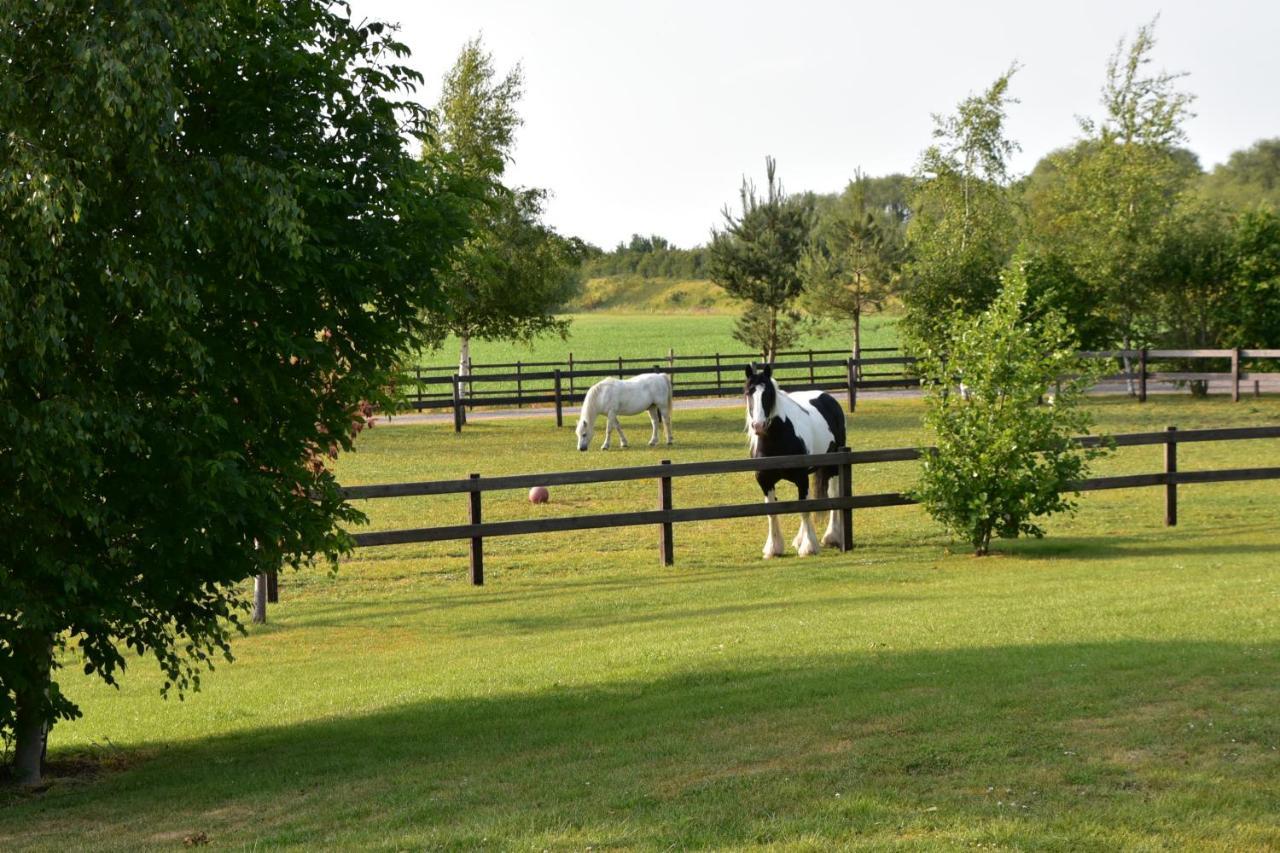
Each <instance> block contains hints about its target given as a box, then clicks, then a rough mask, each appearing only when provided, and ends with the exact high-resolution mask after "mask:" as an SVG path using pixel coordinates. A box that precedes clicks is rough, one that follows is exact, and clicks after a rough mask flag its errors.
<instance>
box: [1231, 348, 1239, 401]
mask: <svg viewBox="0 0 1280 853" xmlns="http://www.w3.org/2000/svg"><path fill="white" fill-rule="evenodd" d="M1231 402H1233V403H1239V402H1240V347H1236V348H1235V349H1233V350H1232V351H1231Z"/></svg>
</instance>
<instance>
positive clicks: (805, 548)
mask: <svg viewBox="0 0 1280 853" xmlns="http://www.w3.org/2000/svg"><path fill="white" fill-rule="evenodd" d="M811 515H812V513H807V512H802V513H800V532H799V533H797V534H796V540H797V541H798V542H799V543H800V544H799V545H797V546H796V551H797V552H798V553H799V554H800V556H801V557H812V556H813V555H814V554H816V553H818V534H817V533H816V532H814V529H813V519H812V518H811Z"/></svg>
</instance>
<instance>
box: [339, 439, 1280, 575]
mask: <svg viewBox="0 0 1280 853" xmlns="http://www.w3.org/2000/svg"><path fill="white" fill-rule="evenodd" d="M1259 438H1280V426H1265V427H1241V428H1231V429H1197V430H1185V431H1179V430H1177V428H1176V427H1169V428H1168V429H1167V430H1165V431H1163V432H1145V433H1129V434H1125V435H1115V436H1110V437H1104V438H1099V437H1097V436H1086V437H1082V438H1078V439H1076V441H1077V442H1078V443H1079V444H1080V445H1081V446H1098V445H1099V444H1101V443H1103V442H1109V443H1112V444H1114V445H1115V446H1118V447H1132V446H1138V445H1154V444H1158V445H1163V446H1164V470H1163V471H1160V472H1157V473H1151V474H1127V475H1122V476H1115V477H1094V478H1090V479H1087V480H1082V481H1079V482H1076V483H1074V484H1073V485H1072V489H1073V490H1078V491H1100V490H1104V489H1132V488H1142V487H1149V486H1164V488H1165V524H1167V525H1170V526H1172V525H1175V524H1177V522H1178V486H1179V485H1180V484H1182V483H1217V482H1229V481H1240V480H1273V479H1280V467H1262V468H1233V469H1224V470H1217V471H1179V470H1178V445H1179V444H1184V443H1187V442H1192V441H1241V440H1245V439H1259ZM931 451H932V448H918V447H907V448H890V449H884V450H849V449H848V448H841V449H840V450H839V451H837V452H835V453H827V454H819V455H813V456H775V457H770V458H765V459H734V460H724V461H715V462H684V463H680V464H672V463H671V462H670V461H669V460H663V461H662V462H661V463H660V464H658V465H643V466H638V467H630V468H606V469H601V470H594V471H562V472H557V473H548V474H517V475H511V476H501V477H481V476H480V475H479V474H472V475H471V476H470V477H468V478H467V479H464V480H434V481H428V482H419V483H390V484H384V485H372V486H352V487H348V488H345V489H343V494H344V496H345V497H346V498H347V499H348V500H363V499H373V498H395V497H409V496H421V495H447V494H465V495H467V500H468V506H469V511H470V516H469V518H470V521H469V523H468V524H457V525H446V526H440V527H424V528H418V529H411V530H389V531H380V532H376V533H358V534H356V535H355V541H356V545H357V546H360V547H370V546H378V545H397V544H405V543H412V542H441V541H449V540H459V539H469V540H470V544H471V549H470V553H471V582H472V583H473V584H476V585H480V584H482V583H484V540H485V538H487V537H490V536H520V535H526V534H531V533H554V532H566V531H571V530H591V529H596V528H603V527H634V526H646V525H652V526H654V527H655V529H656V530H657V547H658V556H659V560H660V562H661V564H662V565H664V566H670V565H673V564H674V562H675V544H674V534H673V526H674V525H676V524H680V523H684V522H691V521H709V520H712V519H725V518H749V517H754V516H761V515H778V514H784V513H795V512H800V511H802V510H803V511H809V512H814V511H817V512H821V511H825V510H838V511H839V512H840V513H841V514H842V518H843V524H842V525H841V527H842V540H841V543H840V548H841V549H842V550H846V551H847V550H849V549H850V548H851V547H852V545H853V540H852V535H853V511H854V510H855V509H873V508H875V507H886V506H903V505H907V504H913V503H916V501H915V500H913V499H912V498H911V497H909V496H908V495H905V494H902V493H899V492H885V493H880V494H869V495H855V494H854V492H853V483H854V478H853V467H854V466H855V465H866V464H871V463H882V462H902V461H908V460H913V459H919V458H920V457H921V456H922V455H924V454H925V453H928V452H931ZM817 465H834V466H838V467H839V470H840V475H839V481H838V482H839V495H838V496H837V497H834V498H825V497H824V498H813V499H810V500H806V501H778V502H775V503H770V504H765V503H762V502H757V503H751V504H731V505H724V506H705V507H689V508H684V509H678V508H676V507H675V505H674V500H673V497H672V481H673V480H675V479H678V478H682V477H693V476H703V475H709V474H729V473H746V472H755V471H765V470H773V469H779V468H796V467H802V466H803V467H812V466H817ZM624 480H653V481H655V489H654V493H655V497H656V499H657V506H658V508H657V509H654V510H647V511H640V512H619V513H601V514H595V515H576V516H559V517H553V518H528V519H521V520H516V521H495V522H486V521H484V518H483V507H482V503H481V496H482V495H483V494H484V493H485V492H492V491H499V490H505V489H528V488H531V487H533V486H565V485H577V484H583V483H609V482H620V481H624Z"/></svg>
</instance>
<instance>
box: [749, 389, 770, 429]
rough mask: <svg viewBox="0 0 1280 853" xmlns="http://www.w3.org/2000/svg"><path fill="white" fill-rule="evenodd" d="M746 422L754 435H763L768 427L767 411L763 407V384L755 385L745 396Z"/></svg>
mask: <svg viewBox="0 0 1280 853" xmlns="http://www.w3.org/2000/svg"><path fill="white" fill-rule="evenodd" d="M747 424H748V426H749V427H750V429H751V431H752V432H753V433H755V434H756V435H764V434H765V430H767V429H768V428H769V413H768V412H766V411H765V408H764V386H763V385H757V386H756V387H755V388H753V389H752V390H751V396H750V397H749V398H747Z"/></svg>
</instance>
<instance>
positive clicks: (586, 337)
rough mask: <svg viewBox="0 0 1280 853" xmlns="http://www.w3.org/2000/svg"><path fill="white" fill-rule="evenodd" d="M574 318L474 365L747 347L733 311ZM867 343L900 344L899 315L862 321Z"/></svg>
mask: <svg viewBox="0 0 1280 853" xmlns="http://www.w3.org/2000/svg"><path fill="white" fill-rule="evenodd" d="M565 316H567V317H568V318H569V319H570V320H572V321H573V322H572V325H571V327H570V330H569V338H568V340H564V341H562V340H560V339H559V338H557V337H546V338H539V339H538V340H536V341H534V343H533V344H532V345H531V346H526V345H523V344H517V343H512V342H510V341H472V343H471V361H472V362H473V363H474V364H477V365H480V364H494V363H499V364H512V363H514V362H516V361H523V362H530V361H564V360H565V359H567V358H568V355H569V353H573V357H574V359H575V360H578V361H582V360H585V359H608V358H617V357H618V356H622V357H623V358H655V359H656V358H666V355H667V350H668V348H671V349H674V350H675V353H676V355H678V356H680V355H705V356H712V355H715V354H716V353H717V352H720V353H726V354H727V353H743V352H746V349H747V348H746V347H745V346H744V345H743V344H741V343H739V342H738V341H735V340H734V339H733V336H732V332H733V323H734V319H735V317H734V315H731V314H659V313H644V312H636V313H621V312H619V313H605V312H601V313H590V314H568V315H565ZM862 331H863V338H862V345H863V346H864V347H892V346H897V345H898V337H897V316H896V315H893V314H876V315H872V316H871V317H869V318H867V319H865V320H864V321H863V328H862ZM851 341H852V333H851V332H848V331H845V330H836V329H831V330H829V331H828V332H827V333H826V334H809V335H806V336H804V337H803V338H802V339H801V341H800V343H799V344H797V346H796V347H795V348H796V349H841V348H849V347H851V345H852V344H851ZM457 360H458V342H457V341H456V340H454V339H452V338H450V339H449V340H448V341H447V342H446V343H445V344H444V345H443V347H442V348H441V349H440V350H438V351H435V352H424V353H422V354H421V356H420V357H419V358H418V359H417V361H418V363H420V364H423V365H441V366H447V365H450V364H457Z"/></svg>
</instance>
